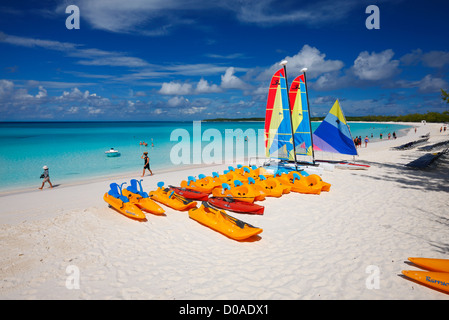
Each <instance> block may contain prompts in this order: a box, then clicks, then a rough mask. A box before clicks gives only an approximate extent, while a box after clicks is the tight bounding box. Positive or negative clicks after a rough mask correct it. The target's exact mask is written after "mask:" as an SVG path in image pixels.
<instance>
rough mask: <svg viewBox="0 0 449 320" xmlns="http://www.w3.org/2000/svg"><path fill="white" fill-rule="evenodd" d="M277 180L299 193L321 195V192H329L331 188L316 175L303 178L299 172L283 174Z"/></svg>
mask: <svg viewBox="0 0 449 320" xmlns="http://www.w3.org/2000/svg"><path fill="white" fill-rule="evenodd" d="M276 179H277V180H278V181H279V182H281V183H282V184H284V185H287V186H289V187H291V191H293V192H298V193H306V194H320V193H321V191H329V190H330V186H331V185H330V184H329V183H327V182H324V181H323V180H322V179H321V177H320V176H318V175H316V174H312V175H308V176H303V175H302V174H300V173H299V172H297V171H291V172H289V173H284V174H281V175H279V176H277V177H276Z"/></svg>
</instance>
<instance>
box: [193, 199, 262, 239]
mask: <svg viewBox="0 0 449 320" xmlns="http://www.w3.org/2000/svg"><path fill="white" fill-rule="evenodd" d="M189 217H190V218H191V219H193V220H195V221H197V222H199V223H201V224H203V225H205V226H207V227H209V228H211V229H213V230H215V231H217V232H220V233H222V234H224V235H225V236H227V237H229V238H231V239H234V240H245V239H248V238H250V237H252V236H255V235H257V234H259V233H261V232H262V231H263V230H262V229H261V228H257V227H254V226H252V225H250V224H248V223H246V222H243V221H241V220H238V219H236V218H234V217H232V216H230V215H228V214H226V213H225V212H224V211H222V210H217V209H214V208H211V207H210V206H209V205H207V203H206V202H203V204H202V205H201V207H200V208H193V209H190V210H189Z"/></svg>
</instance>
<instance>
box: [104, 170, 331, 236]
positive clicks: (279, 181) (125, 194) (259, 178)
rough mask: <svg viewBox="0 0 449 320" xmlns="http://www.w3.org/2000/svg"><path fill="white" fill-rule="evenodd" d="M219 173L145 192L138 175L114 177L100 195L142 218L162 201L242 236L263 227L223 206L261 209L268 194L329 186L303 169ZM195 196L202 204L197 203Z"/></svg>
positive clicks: (255, 211)
mask: <svg viewBox="0 0 449 320" xmlns="http://www.w3.org/2000/svg"><path fill="white" fill-rule="evenodd" d="M228 169H229V170H226V171H225V172H224V173H223V174H221V175H219V174H218V173H216V172H214V173H213V174H212V176H205V175H199V176H198V179H196V178H194V177H188V179H187V180H184V181H182V182H181V184H180V186H171V185H170V186H168V187H165V186H164V182H162V181H161V182H159V183H158V184H157V186H158V188H157V189H156V190H154V191H150V192H149V193H147V192H144V191H143V188H142V184H141V182H142V180H140V181H138V180H136V179H132V180H131V181H130V185H129V186H128V187H126V188H124V187H123V186H124V185H125V184H126V183H122V184H121V185H119V184H117V183H111V184H110V190H109V191H108V192H106V193H105V194H104V196H103V199H104V200H105V201H106V202H107V203H108V204H109V205H110V206H111V207H113V208H114V209H116V210H117V211H118V212H120V213H122V214H123V215H125V216H127V217H129V218H132V219H136V220H146V216H145V212H149V213H153V214H157V215H164V214H165V210H164V209H163V207H162V206H161V205H160V204H162V205H164V206H167V207H170V208H172V209H174V210H177V211H188V212H189V217H190V218H192V219H193V220H196V221H197V222H199V223H201V224H203V225H205V226H207V227H210V228H211V229H214V230H215V231H218V232H220V233H222V234H224V235H226V236H228V237H230V238H232V239H235V240H244V239H247V238H249V237H252V236H254V235H257V234H259V233H261V232H262V229H261V228H258V227H254V226H252V225H250V224H248V223H246V222H243V221H241V220H239V219H236V218H234V217H232V216H230V215H229V214H227V213H226V212H225V211H223V210H221V209H224V210H228V211H233V212H237V213H249V214H258V215H261V214H263V213H264V207H263V206H262V205H259V204H256V203H255V202H257V201H262V200H264V199H265V198H266V197H281V196H282V195H283V194H287V193H290V192H298V193H306V194H320V193H321V192H322V191H329V189H330V184H328V183H326V182H324V181H322V179H321V178H320V177H319V176H317V175H308V174H307V173H305V172H303V171H302V172H278V173H277V174H276V175H269V174H267V172H265V171H264V169H263V168H257V167H244V166H238V167H237V168H233V167H229V168H228ZM198 202H201V205H200V206H199V207H197V205H198Z"/></svg>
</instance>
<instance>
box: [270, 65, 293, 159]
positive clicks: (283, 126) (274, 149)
mask: <svg viewBox="0 0 449 320" xmlns="http://www.w3.org/2000/svg"><path fill="white" fill-rule="evenodd" d="M290 116H291V115H290V108H289V104H288V92H287V81H286V79H285V71H284V68H282V69H280V70H278V71H277V72H276V73H275V74H274V75H273V77H272V79H271V83H270V88H269V90H268V101H267V109H266V114H265V153H266V156H267V157H271V156H274V157H276V158H279V159H283V160H294V155H293V139H292V127H291V119H290Z"/></svg>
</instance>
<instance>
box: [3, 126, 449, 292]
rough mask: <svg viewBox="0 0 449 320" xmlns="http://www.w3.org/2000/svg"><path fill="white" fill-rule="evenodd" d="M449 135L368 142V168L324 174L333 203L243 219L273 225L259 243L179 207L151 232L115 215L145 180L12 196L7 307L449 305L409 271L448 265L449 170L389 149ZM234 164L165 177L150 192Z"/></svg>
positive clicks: (6, 234) (6, 205) (293, 200)
mask: <svg viewBox="0 0 449 320" xmlns="http://www.w3.org/2000/svg"><path fill="white" fill-rule="evenodd" d="M440 126H441V125H440V124H427V125H425V126H421V125H419V130H418V132H417V133H414V131H413V130H411V131H410V132H409V133H408V135H407V136H404V137H400V138H398V139H396V140H389V141H388V140H387V141H382V142H376V143H369V145H368V147H367V148H362V149H360V150H359V152H360V156H359V157H358V158H357V159H356V160H357V161H358V162H360V163H364V164H369V165H370V166H371V167H370V168H369V170H342V169H335V170H334V171H325V172H324V173H323V175H322V178H323V180H324V181H326V182H329V183H331V184H332V187H331V190H330V192H324V193H322V194H321V195H305V194H297V193H290V194H287V195H284V196H283V197H281V198H267V199H266V200H265V201H263V202H260V204H262V205H264V206H265V213H264V215H261V216H259V215H244V214H237V213H231V215H233V216H236V217H238V218H239V219H241V220H244V221H246V222H248V223H250V224H252V225H255V226H258V227H261V228H263V230H264V231H263V232H262V233H261V234H260V236H259V237H256V238H255V239H251V240H252V241H246V242H237V241H234V240H231V239H229V238H227V237H225V236H223V235H221V234H219V233H217V232H215V231H213V230H211V229H209V228H206V227H204V226H202V225H200V224H199V223H197V222H196V221H194V220H191V219H189V217H188V213H187V212H178V211H175V210H172V209H170V208H167V207H165V209H166V216H156V215H152V214H147V219H148V220H147V221H146V222H137V221H133V220H131V219H128V218H126V217H124V216H122V215H121V214H119V213H117V212H115V211H114V210H112V209H110V208H108V206H107V204H106V203H105V202H104V201H103V199H102V197H103V194H104V192H106V191H107V190H108V188H109V183H111V182H124V181H129V179H131V178H137V177H138V175H136V176H135V177H132V176H127V177H120V178H118V179H116V180H105V181H96V182H88V183H84V184H77V185H70V186H64V185H61V186H59V187H57V188H53V189H44V190H42V191H41V190H33V191H27V192H20V193H12V194H7V195H3V196H1V197H0V201H1V203H2V206H1V207H0V229H1V235H0V237H1V243H2V245H1V247H0V250H1V255H0V257H1V258H0V275H1V281H2V283H1V288H0V298H2V299H176V300H179V299H441V300H447V299H448V298H449V295H446V294H444V293H440V292H437V291H435V290H432V289H429V288H427V287H424V286H421V285H419V284H416V283H414V282H411V281H409V280H406V279H405V278H403V277H402V276H400V273H401V270H406V269H417V268H416V267H414V266H409V265H407V264H406V263H405V261H406V260H407V257H411V256H421V257H433V258H448V254H449V200H448V199H449V197H448V195H449V161H448V160H447V157H445V158H442V159H441V161H440V162H439V164H438V165H434V166H432V168H431V169H428V170H413V169H409V168H407V167H405V166H404V165H405V164H406V163H408V162H410V161H411V160H413V159H415V158H417V157H418V156H419V155H421V154H424V152H420V151H417V150H416V148H415V149H412V150H405V151H394V150H391V149H390V147H392V146H398V145H401V144H403V143H406V142H408V141H411V140H414V139H416V138H417V137H418V136H419V135H420V134H424V133H427V132H430V133H431V138H430V139H429V143H434V142H437V141H441V140H444V139H449V132H445V133H440V132H439V129H440ZM334 157H335V156H334ZM351 158H352V157H351ZM226 167H227V165H226V166H225V165H220V166H216V167H205V168H188V169H185V170H178V171H172V172H164V173H156V174H155V175H154V176H146V177H145V178H144V181H143V187H144V189H145V190H146V191H150V190H153V189H156V184H157V182H158V181H160V180H163V181H164V182H165V184H166V185H169V184H173V185H179V184H180V182H181V180H183V179H186V178H187V176H189V175H193V176H198V174H200V173H205V174H207V175H209V174H211V173H212V172H213V171H219V172H220V173H222V172H223V170H224V169H225V168H226ZM376 270H377V271H378V272H379V273H378V277H377V278H376V273H375V271H376ZM74 271H79V289H77V288H76V287H75V288H73V284H76V283H77V282H76V281H75V282H73V281H71V280H72V279H73V277H74V276H76V272H74ZM373 279H374V280H376V279H378V282H376V281H374V280H373ZM377 283H378V284H379V286H378V287H377V286H376V284H377ZM373 286H374V288H373Z"/></svg>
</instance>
